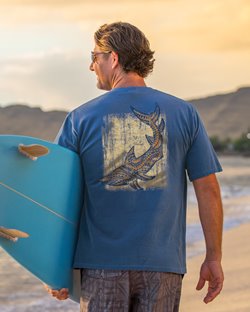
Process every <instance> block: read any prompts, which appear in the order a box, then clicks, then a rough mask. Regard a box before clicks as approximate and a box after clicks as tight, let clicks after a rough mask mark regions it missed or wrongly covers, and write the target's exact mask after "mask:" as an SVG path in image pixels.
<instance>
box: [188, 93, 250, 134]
mask: <svg viewBox="0 0 250 312" xmlns="http://www.w3.org/2000/svg"><path fill="white" fill-rule="evenodd" d="M190 102H191V103H192V104H193V105H194V106H195V107H196V108H197V110H198V111H199V113H200V115H201V118H202V119H203V121H204V123H205V126H206V129H207V131H208V134H209V136H215V135H216V136H218V137H220V138H223V139H224V138H236V137H239V136H240V135H241V134H242V133H243V132H247V131H249V129H250V87H245V88H240V89H238V90H237V91H236V92H232V93H227V94H221V95H215V96H209V97H206V98H202V99H196V100H190Z"/></svg>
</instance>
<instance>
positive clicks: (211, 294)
mask: <svg viewBox="0 0 250 312" xmlns="http://www.w3.org/2000/svg"><path fill="white" fill-rule="evenodd" d="M222 286H223V284H222V283H218V284H217V285H216V286H215V287H211V286H210V287H209V288H208V292H207V295H206V297H205V298H204V302H205V303H209V302H211V301H213V300H214V299H215V298H216V297H217V296H218V295H219V293H220V292H221V290H222Z"/></svg>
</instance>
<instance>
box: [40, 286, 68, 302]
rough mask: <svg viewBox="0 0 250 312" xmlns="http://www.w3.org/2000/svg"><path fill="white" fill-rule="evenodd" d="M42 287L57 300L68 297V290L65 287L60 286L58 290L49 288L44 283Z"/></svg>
mask: <svg viewBox="0 0 250 312" xmlns="http://www.w3.org/2000/svg"><path fill="white" fill-rule="evenodd" d="M44 288H45V289H46V290H47V292H48V293H49V294H50V295H51V296H53V297H55V298H56V299H58V300H66V299H68V298H69V291H68V289H67V288H62V289H59V290H55V289H51V288H49V286H48V285H46V284H44Z"/></svg>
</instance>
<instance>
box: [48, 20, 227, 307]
mask: <svg viewBox="0 0 250 312" xmlns="http://www.w3.org/2000/svg"><path fill="white" fill-rule="evenodd" d="M94 38H95V47H94V51H93V52H92V54H91V56H92V63H91V65H90V70H91V71H93V72H95V74H96V76H97V87H98V88H99V89H102V90H107V91H109V92H107V93H105V94H104V95H102V96H100V97H98V98H96V99H94V100H92V101H90V102H88V103H86V104H84V105H82V106H80V107H79V108H77V109H75V110H74V111H72V112H71V113H69V114H68V116H67V118H66V120H65V122H64V124H63V126H62V129H61V131H60V133H59V135H58V138H57V141H58V144H60V145H62V146H65V147H67V148H69V149H71V150H73V151H75V152H77V153H79V155H80V157H81V160H82V166H83V175H84V181H85V187H84V190H83V191H84V194H85V196H84V197H85V201H84V207H83V211H82V216H81V220H80V231H79V239H78V244H77V248H76V253H75V259H74V267H75V268H80V269H82V294H81V304H80V305H81V311H95V312H104V311H156V312H162V311H167V312H170V311H171V312H173V311H178V310H179V301H180V294H181V282H182V276H183V274H185V273H186V264H185V230H186V187H187V185H186V173H187V174H188V176H189V179H190V180H191V181H192V182H193V185H194V188H195V192H196V196H197V199H198V206H199V214H200V219H201V223H202V227H203V231H204V235H205V241H206V255H205V260H204V262H203V264H202V265H201V270H200V278H199V281H198V284H197V289H198V290H199V289H202V288H203V286H204V284H205V282H208V291H207V295H206V297H205V298H204V302H205V303H208V302H210V301H212V300H213V299H214V298H215V297H216V296H217V295H218V294H219V293H220V291H221V289H222V284H223V271H222V267H221V240H222V219H223V215H222V204H221V198H220V190H219V186H218V182H217V180H216V176H215V173H216V172H219V171H221V166H220V164H219V162H218V160H217V157H216V155H215V153H214V150H213V148H212V146H211V144H210V141H209V139H208V137H207V134H206V131H205V130H204V127H203V124H202V122H201V120H200V118H199V116H198V114H197V112H196V110H195V109H194V108H193V107H192V105H190V104H189V103H187V102H185V101H183V100H181V99H178V98H176V97H173V96H171V95H168V94H166V93H163V92H160V91H157V90H154V89H152V88H149V87H147V86H146V84H145V81H144V78H145V77H146V76H147V75H148V74H149V73H150V72H152V70H153V64H154V59H153V53H154V52H152V51H151V50H150V47H149V42H148V40H147V39H146V37H145V36H144V34H143V33H142V32H141V31H140V30H139V29H137V28H136V27H135V26H133V25H130V24H128V23H113V24H109V25H103V26H101V27H100V28H99V30H98V31H97V32H96V33H95V37H94ZM50 292H51V293H52V295H53V296H55V297H57V298H58V299H65V298H67V290H66V289H62V290H59V291H56V290H50Z"/></svg>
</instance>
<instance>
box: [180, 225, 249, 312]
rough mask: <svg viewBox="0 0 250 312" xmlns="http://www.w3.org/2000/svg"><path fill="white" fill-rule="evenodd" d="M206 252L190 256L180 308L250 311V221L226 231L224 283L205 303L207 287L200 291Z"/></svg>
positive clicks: (184, 310)
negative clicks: (217, 292) (211, 300)
mask: <svg viewBox="0 0 250 312" xmlns="http://www.w3.org/2000/svg"><path fill="white" fill-rule="evenodd" d="M202 261H203V256H197V257H194V258H191V259H189V260H188V262H187V265H188V274H187V275H186V276H185V278H184V280H183V290H182V300H181V308H180V312H203V311H204V312H206V311H210V312H249V311H250V224H249V223H247V224H243V225H240V226H239V227H236V228H233V229H231V230H229V231H227V232H224V238H223V268H224V274H225V282H224V287H223V290H222V292H221V294H220V295H219V296H218V297H217V298H216V299H215V300H214V301H213V302H211V303H209V304H207V305H206V304H205V303H203V298H204V296H205V293H206V290H201V291H199V292H198V291H197V290H196V289H195V288H196V284H197V281H198V277H199V270H200V265H201V263H202Z"/></svg>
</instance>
